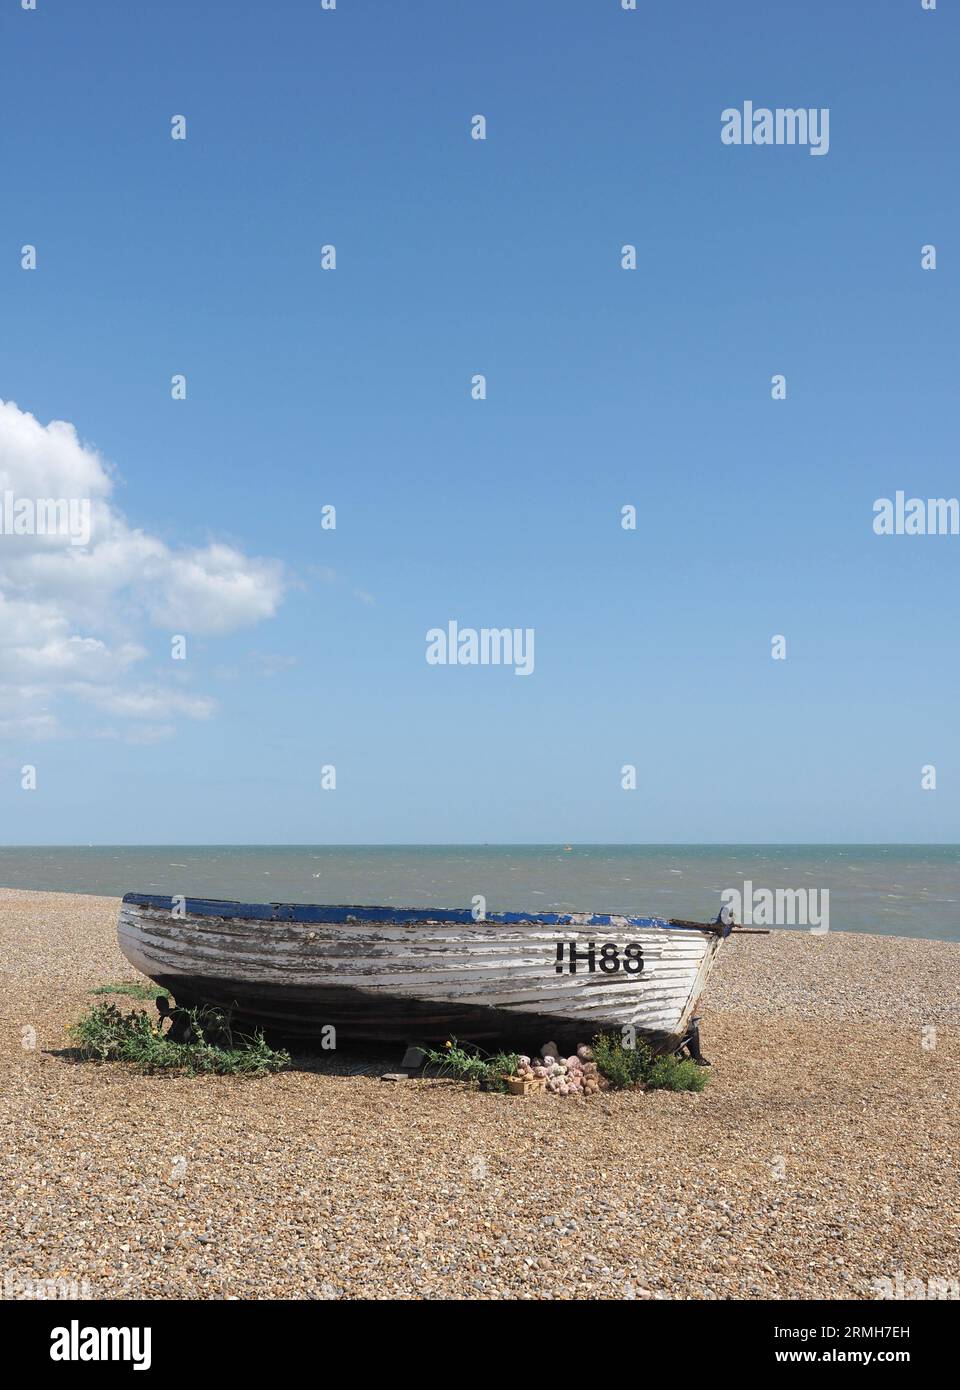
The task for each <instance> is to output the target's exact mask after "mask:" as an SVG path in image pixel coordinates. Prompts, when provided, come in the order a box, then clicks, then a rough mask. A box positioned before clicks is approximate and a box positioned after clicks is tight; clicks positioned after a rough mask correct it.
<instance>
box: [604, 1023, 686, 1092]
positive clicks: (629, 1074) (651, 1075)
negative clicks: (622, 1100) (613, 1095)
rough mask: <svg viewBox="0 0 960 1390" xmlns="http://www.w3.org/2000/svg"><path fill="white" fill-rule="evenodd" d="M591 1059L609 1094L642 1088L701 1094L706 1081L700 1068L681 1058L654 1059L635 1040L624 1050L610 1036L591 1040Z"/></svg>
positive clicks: (639, 1042)
mask: <svg viewBox="0 0 960 1390" xmlns="http://www.w3.org/2000/svg"><path fill="white" fill-rule="evenodd" d="M593 1056H594V1058H595V1060H596V1063H597V1066H598V1067H599V1068H600V1072H601V1074H602V1075H603V1076H605V1077H606V1078H607V1080H608V1081H609V1083H610V1086H611V1088H612V1089H613V1090H627V1089H629V1088H630V1087H636V1086H642V1087H643V1088H644V1089H645V1090H647V1091H702V1090H703V1088H704V1087H705V1086H706V1084H707V1081H708V1080H709V1077H708V1075H707V1073H706V1071H705V1070H704V1069H703V1067H698V1066H697V1064H696V1062H693V1061H691V1060H690V1058H689V1057H684V1058H682V1059H680V1060H678V1059H677V1058H676V1057H674V1056H671V1055H665V1056H662V1057H658V1056H657V1055H656V1054H655V1053H654V1051H653V1049H652V1048H651V1047H650V1046H649V1045H648V1044H647V1043H645V1042H644V1041H643V1040H642V1039H640V1038H638V1039H637V1040H636V1042H635V1044H634V1046H633V1047H625V1046H624V1044H623V1040H622V1039H621V1038H618V1037H617V1036H616V1034H614V1033H599V1034H598V1035H597V1037H595V1038H594V1040H593Z"/></svg>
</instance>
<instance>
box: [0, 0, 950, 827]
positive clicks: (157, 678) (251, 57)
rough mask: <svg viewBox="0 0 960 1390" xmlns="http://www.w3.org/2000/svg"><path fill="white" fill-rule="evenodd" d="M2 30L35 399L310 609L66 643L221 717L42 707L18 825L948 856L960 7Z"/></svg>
mask: <svg viewBox="0 0 960 1390" xmlns="http://www.w3.org/2000/svg"><path fill="white" fill-rule="evenodd" d="M0 30H2V44H3V50H4V55H5V56H4V59H3V67H4V80H3V83H2V85H0V111H2V119H3V127H4V131H5V137H4V176H3V177H4V185H5V190H4V191H5V197H4V199H3V204H2V208H0V225H2V231H3V235H2V238H0V246H2V247H3V248H4V249H3V254H2V256H0V296H2V306H3V307H2V333H0V398H2V399H4V400H7V401H14V402H16V403H17V406H18V407H19V409H20V411H25V412H30V414H32V415H33V416H35V417H36V419H37V421H39V422H40V424H41V425H43V426H46V425H47V424H48V422H49V421H51V420H63V421H68V422H70V423H71V424H72V425H73V426H75V428H76V431H77V434H78V436H79V438H80V440H82V441H83V442H84V444H86V445H89V446H90V447H91V448H92V449H95V450H96V451H97V452H98V454H99V456H100V458H101V459H102V460H103V461H104V462H105V463H106V464H108V465H109V466H110V468H111V469H112V470H113V473H112V476H113V478H114V489H113V493H112V497H111V505H112V507H113V508H114V509H115V511H116V512H117V513H120V514H122V516H123V517H124V518H125V521H126V523H127V525H128V526H129V527H130V528H141V529H142V530H143V531H144V532H146V533H149V535H150V536H151V537H154V538H156V539H157V540H158V541H159V542H161V543H162V545H163V546H164V547H166V548H167V550H168V551H169V552H170V553H171V554H172V555H174V556H175V555H176V554H177V553H179V552H190V553H196V552H198V551H201V550H202V549H203V548H204V547H207V546H209V545H210V544H211V543H217V544H225V545H227V546H229V547H231V548H233V549H235V550H236V552H238V553H239V554H241V555H242V556H245V557H250V558H251V559H252V560H256V559H258V558H259V559H261V560H263V561H276V562H282V565H283V567H284V574H285V581H284V593H283V596H282V599H281V600H280V601H279V602H278V603H277V604H276V606H275V613H274V615H273V616H272V617H266V618H264V619H262V620H261V621H259V622H255V623H254V622H249V623H245V624H244V623H240V624H238V625H237V626H236V627H235V629H234V630H232V631H225V632H210V631H203V632H198V633H197V634H194V633H192V632H191V631H190V629H189V625H188V619H187V618H186V617H185V618H184V619H183V621H182V622H181V623H180V625H179V626H177V627H173V628H172V627H171V625H170V624H169V623H167V624H166V625H165V624H164V622H163V621H162V620H160V621H158V620H157V618H156V616H155V615H154V617H153V618H151V617H150V616H149V615H148V609H149V601H148V600H147V599H145V598H144V597H143V596H142V595H141V597H140V599H139V600H138V603H137V604H134V603H133V602H132V601H131V602H129V603H128V602H127V600H126V598H125V596H124V594H123V593H120V592H118V593H116V594H114V595H113V598H112V600H111V603H112V605H113V606H112V608H111V613H110V615H109V618H108V616H107V615H106V614H97V613H96V612H90V611H89V610H87V611H85V612H84V613H83V614H82V615H79V616H77V615H76V614H71V617H70V621H71V623H72V624H73V627H72V629H71V630H72V631H73V632H74V633H75V634H76V635H79V636H81V637H82V636H85V635H86V634H88V633H90V634H95V635H98V634H99V632H100V628H98V623H99V624H100V627H102V629H103V630H104V631H105V630H106V628H107V627H108V626H109V627H110V628H111V630H112V631H113V636H114V638H116V630H117V629H118V628H119V627H120V626H123V627H124V628H125V632H124V636H125V638H126V639H129V640H130V641H133V642H136V643H137V644H139V646H140V647H141V649H142V655H141V656H140V658H139V659H138V661H137V662H136V663H135V675H130V674H129V673H127V674H124V675H122V676H121V675H118V676H117V684H116V686H111V690H113V691H115V690H117V689H120V688H122V686H123V682H124V681H130V680H133V679H134V678H135V681H136V687H137V689H138V690H139V691H144V690H147V689H151V690H161V691H162V690H166V689H171V688H173V689H176V690H178V691H181V692H185V695H186V697H188V698H189V699H194V700H197V701H200V702H201V703H202V705H203V708H204V711H205V715H204V717H192V716H191V715H190V714H183V715H177V713H176V711H175V710H174V712H173V713H172V714H171V715H170V717H169V718H167V717H164V719H163V721H162V723H163V730H162V736H161V735H160V734H158V736H157V738H156V741H153V742H150V741H138V737H137V728H136V720H132V721H131V720H130V719H129V718H128V717H126V716H123V717H119V716H118V717H116V718H114V717H111V718H109V719H104V718H102V717H101V715H100V714H97V713H93V714H92V713H91V709H90V707H89V704H86V705H85V704H84V702H83V700H80V699H77V698H76V691H75V688H74V687H73V686H71V684H70V683H69V682H65V683H64V685H63V688H62V689H57V688H55V685H50V686H49V687H47V686H45V687H44V688H43V689H42V690H39V692H38V691H37V687H36V686H31V687H30V689H31V690H32V691H34V692H35V693H34V695H32V696H31V697H30V698H31V699H35V700H36V702H37V703H38V705H43V707H44V709H46V708H47V706H48V705H49V707H50V709H51V710H53V709H55V711H56V729H55V731H50V730H48V731H47V732H45V733H40V732H38V731H37V729H36V728H35V726H33V725H31V724H30V722H29V720H27V721H25V722H22V723H21V724H20V725H18V724H17V721H16V720H15V719H13V720H11V721H9V723H10V727H9V728H8V731H7V736H6V737H5V738H4V739H3V740H2V742H0V837H2V838H3V840H5V841H6V842H8V843H10V842H13V843H16V842H21V843H22V842H26V843H47V842H49V843H54V842H66V843H74V842H87V841H91V842H103V843H127V842H131V843H136V842H143V843H151V842H161V843H163V842H168V843H187V842H199V843H210V842H250V843H259V842H280V843H284V842H350V841H355V842H357V841H358V842H378V841H392V842H401V843H403V842H413V841H422V842H428V843H429V842H449V841H452V842H475V841H490V842H498V841H533V842H538V841H546V842H552V841H555V840H560V841H564V840H569V841H593V842H597V841H680V842H696V841H720V842H731V841H769V842H772V841H783V842H795V841H814V842H824V841H832V840H838V841H874V840H890V841H910V840H913V841H956V840H958V839H960V796H958V794H957V791H956V787H957V783H958V779H960V744H958V738H957V733H956V726H957V714H956V711H957V692H958V676H960V662H958V656H957V651H958V644H957V635H956V633H957V622H956V593H957V575H958V559H957V556H958V553H960V537H933V536H931V537H924V538H912V537H887V538H878V537H876V536H875V535H874V534H873V531H872V526H871V522H872V505H873V500H874V499H875V498H877V497H880V496H893V494H894V492H895V491H896V490H897V489H902V490H904V491H905V492H906V493H907V494H908V495H918V496H923V497H926V496H930V497H935V496H956V495H957V494H958V491H960V487H958V477H957V441H956V419H955V416H956V400H957V378H958V367H960V364H958V354H957V324H958V322H960V314H958V308H960V305H958V296H957V291H956V284H955V278H954V269H953V267H954V264H955V259H956V229H957V224H958V211H960V195H958V188H960V183H958V178H957V173H958V170H957V157H956V151H955V139H954V135H955V129H956V72H957V69H958V58H960V45H958V19H957V15H956V11H955V9H954V8H953V7H951V6H950V5H948V4H945V3H941V5H940V7H939V8H938V9H937V10H936V11H935V12H925V11H924V10H923V9H922V7H921V4H920V0H915V2H911V0H899V2H898V3H893V0H882V2H881V3H874V4H871V5H869V6H867V5H862V6H859V5H852V4H847V5H844V6H841V7H838V6H836V5H835V4H828V3H816V0H813V2H812V3H811V2H810V0H808V3H804V4H790V5H788V4H783V5H778V6H776V7H771V6H770V5H769V4H767V3H760V0H757V3H748V2H747V0H737V3H732V4H726V5H708V4H705V3H698V4H689V5H684V4H681V3H677V4H673V5H653V4H649V3H645V0H641V4H640V7H639V9H638V10H637V12H624V11H622V10H621V8H620V5H619V3H618V0H590V3H587V2H586V0H577V2H574V0H549V3H548V2H547V0H524V3H523V4H517V3H515V0H486V2H485V3H482V4H477V5H471V6H466V5H452V4H450V3H449V0H416V3H413V2H412V0H411V3H397V2H396V0H392V2H391V3H388V0H338V5H337V9H336V11H334V12H324V11H322V10H321V8H320V4H319V0H278V3H271V4H263V5H246V6H234V5H227V4H226V3H209V2H208V3H205V4H203V5H196V4H195V3H187V0H165V3H164V4H163V5H160V4H158V3H153V4H143V5H137V6H131V5H129V4H125V3H121V0H88V3H84V4H76V3H67V2H66V0H39V3H38V9H37V10H36V11H35V12H23V11H21V10H20V8H19V5H16V4H14V3H13V2H12V0H5V4H4V12H3V15H2V18H0ZM747 99H749V100H752V101H753V102H754V103H755V104H756V105H758V106H759V105H765V106H769V107H776V106H784V107H798V106H804V107H828V108H829V110H830V150H829V153H828V154H827V155H826V156H824V157H819V158H816V157H811V156H810V153H809V151H808V150H807V149H805V148H800V147H795V148H788V147H766V148H764V147H760V148H757V147H753V148H743V147H741V148H736V147H727V146H724V145H723V144H722V143H721V140H720V127H721V120H720V115H721V111H722V110H723V109H724V108H727V107H734V106H737V107H739V106H741V105H742V103H743V102H744V101H745V100H747ZM477 113H482V114H483V115H484V116H485V117H486V119H487V123H488V129H487V139H486V140H485V141H482V142H481V141H475V140H472V139H471V138H470V121H471V118H472V117H473V116H474V115H475V114H477ZM176 114H183V115H185V116H186V119H187V139H186V140H185V141H174V140H172V139H171V138H170V134H169V131H170V120H171V117H172V116H174V115H176ZM328 243H332V244H335V246H336V248H337V268H336V270H335V271H328V272H324V271H322V270H321V268H320V248H321V246H323V245H324V244H328ZM625 243H633V244H635V245H636V247H637V253H638V268H637V270H636V271H635V272H627V271H623V270H622V269H621V268H620V247H621V246H622V245H623V244H625ZM927 243H933V244H935V245H936V247H937V257H938V268H937V270H936V271H935V272H924V271H923V270H921V268H920V248H921V246H922V245H924V244H927ZM25 244H32V245H35V246H36V247H37V254H38V266H37V269H36V270H35V271H32V272H26V271H24V270H22V269H21V264H20V260H21V256H20V250H21V247H22V246H23V245H25ZM178 372H182V373H185V374H186V376H187V382H188V389H187V399H186V400H184V401H173V400H172V399H171V397H170V379H171V376H172V375H173V374H174V373H178ZM777 372H780V373H783V374H785V376H786V378H787V399H786V400H785V401H776V402H775V401H773V400H771V395H770V378H771V376H772V375H773V374H774V373H777ZM475 373H484V374H485V375H486V378H487V383H488V387H487V389H488V397H487V399H486V400H485V401H475V400H472V399H471V396H470V382H471V378H472V376H473V375H474V374H475ZM0 463H2V459H0ZM331 503H332V504H334V505H335V506H336V508H337V528H336V530H335V531H325V530H322V529H321V527H320V509H321V507H322V506H324V504H331ZM625 504H633V505H635V506H636V507H637V509H638V527H637V530H636V531H635V532H625V531H623V530H622V529H621V527H620V524H619V523H620V509H621V507H622V506H623V505H625ZM3 544H6V539H5V538H2V537H0V545H3ZM171 563H173V562H171ZM8 597H11V598H13V597H16V595H15V594H13V593H12V592H9V593H8ZM67 602H68V599H67V598H66V597H65V598H64V599H63V603H64V604H65V605H66V604H67ZM138 604H139V606H138ZM64 611H66V609H65V610H64ZM58 612H59V610H58ZM450 619H457V620H458V621H459V622H460V624H461V625H471V626H474V627H481V626H490V627H503V626H510V627H524V628H525V627H532V628H533V629H534V630H535V636H536V669H535V672H534V674H533V675H532V676H531V677H529V678H526V679H523V678H517V677H516V676H515V675H514V674H513V672H512V671H511V670H510V669H505V668H502V667H501V668H492V667H431V666H428V665H427V663H426V661H425V633H426V631H427V629H429V628H431V627H434V626H438V625H439V626H443V625H445V624H446V623H447V622H448V621H449V620H450ZM207 627H208V628H209V627H210V624H209V623H208V624H207ZM171 631H185V632H186V633H187V636H188V653H189V654H188V659H187V661H186V662H181V663H174V662H172V661H171V660H170V635H171ZM778 633H782V634H784V635H785V636H786V639H787V659H786V661H773V660H772V659H771V656H770V640H771V637H772V636H773V635H774V634H778ZM117 640H118V639H117ZM4 659H5V651H4V648H3V647H0V662H2V661H3V660H4ZM15 662H16V655H15V654H14V655H13V656H11V654H10V649H7V651H6V663H7V668H8V669H7V670H6V671H4V670H3V669H2V666H0V685H2V684H3V683H4V682H8V683H10V685H11V686H16V687H17V688H18V689H20V690H23V689H24V688H26V687H25V686H24V682H23V681H22V680H21V679H20V675H19V674H18V672H17V671H16V670H15V669H13V668H14V666H15ZM174 668H176V669H174ZM111 698H112V697H111ZM114 703H115V704H117V701H114ZM118 708H119V705H118ZM98 721H99V722H98ZM628 763H630V764H634V765H635V766H636V768H637V781H638V787H637V790H636V791H635V792H625V791H623V790H622V789H621V785H620V769H621V767H622V766H623V765H624V764H628ZM25 764H32V765H34V766H36V768H37V789H36V791H31V792H25V791H23V790H22V789H21V786H20V778H21V774H20V769H21V767H22V766H23V765H25ZM326 764H333V765H335V767H336V770H337V789H336V791H322V790H321V788H320V769H321V767H322V766H324V765H326ZM925 764H934V765H935V766H936V769H937V790H936V791H935V792H924V791H922V790H921V785H920V777H921V772H920V770H921V767H922V766H923V765H925Z"/></svg>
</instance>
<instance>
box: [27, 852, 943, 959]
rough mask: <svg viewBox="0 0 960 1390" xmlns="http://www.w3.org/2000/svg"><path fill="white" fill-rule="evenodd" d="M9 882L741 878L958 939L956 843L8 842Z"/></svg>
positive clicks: (654, 889)
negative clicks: (24, 844) (12, 844)
mask: <svg viewBox="0 0 960 1390" xmlns="http://www.w3.org/2000/svg"><path fill="white" fill-rule="evenodd" d="M745 884H750V885H752V890H751V889H746V890H745V889H744V885H745ZM0 886H4V887H7V888H26V889H53V890H57V891H60V892H68V893H96V894H102V895H106V896H111V897H119V896H121V895H122V894H123V893H127V892H132V891H139V892H150V893H161V894H171V895H173V894H183V895H184V896H185V897H203V898H226V899H232V900H236V901H241V902H258V903H259V902H262V903H276V902H296V903H328V904H352V903H353V904H358V905H360V904H363V905H372V904H382V905H384V906H393V907H461V908H470V907H473V906H474V905H475V902H476V900H477V899H478V898H482V899H483V902H484V906H485V909H486V910H487V911H490V912H511V911H524V910H527V911H535V912H552V911H559V912H567V911H577V912H623V913H628V914H632V915H642V916H658V917H681V918H688V919H691V920H695V921H706V920H711V919H713V918H715V917H716V915H717V913H718V911H719V910H720V906H721V894H723V893H724V892H725V891H728V890H731V889H736V890H737V891H739V892H741V893H744V892H746V893H747V894H749V893H750V892H751V891H752V892H753V893H754V894H755V893H756V892H757V891H758V890H769V891H770V892H774V893H775V892H776V891H777V890H778V889H784V890H796V889H806V890H808V893H809V892H810V891H811V890H812V892H813V893H816V894H820V895H822V893H823V892H824V890H827V891H828V892H829V895H830V896H829V927H830V930H831V931H855V932H873V933H876V934H878V935H882V936H914V937H934V938H937V939H939V940H941V941H960V846H958V845H136V846H133V845H87V846H82V845H74V846H28V847H18V848H15V847H9V848H0ZM814 901H818V900H817V899H815V900H814Z"/></svg>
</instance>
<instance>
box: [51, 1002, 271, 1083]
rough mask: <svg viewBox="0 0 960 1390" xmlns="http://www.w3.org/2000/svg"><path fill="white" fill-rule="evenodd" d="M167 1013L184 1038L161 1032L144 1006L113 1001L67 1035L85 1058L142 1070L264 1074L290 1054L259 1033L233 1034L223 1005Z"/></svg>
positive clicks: (89, 1013) (97, 1007) (91, 1012)
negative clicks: (130, 1007)
mask: <svg viewBox="0 0 960 1390" xmlns="http://www.w3.org/2000/svg"><path fill="white" fill-rule="evenodd" d="M171 1017H172V1018H173V1019H174V1022H175V1023H176V1024H177V1025H178V1030H179V1031H181V1032H182V1033H183V1035H184V1037H185V1038H186V1039H187V1040H186V1041H183V1042H180V1041H174V1040H172V1039H171V1038H169V1037H166V1036H164V1034H163V1032H162V1027H161V1025H159V1024H157V1023H156V1022H154V1021H153V1020H152V1019H151V1018H150V1016H149V1015H148V1014H146V1013H144V1011H143V1010H142V1009H135V1010H133V1012H131V1013H124V1012H123V1011H122V1010H121V1009H119V1008H118V1007H117V1005H116V1004H96V1005H94V1006H93V1007H92V1008H91V1009H89V1010H88V1011H87V1013H86V1014H84V1015H83V1017H82V1018H81V1019H80V1020H79V1021H78V1022H77V1023H75V1024H74V1026H73V1028H72V1029H71V1030H70V1034H71V1037H72V1038H73V1041H74V1042H75V1043H76V1044H77V1048H78V1051H79V1052H80V1055H81V1057H83V1058H85V1059H86V1060H89V1061H98V1062H111V1061H115V1062H130V1063H132V1064H133V1065H134V1066H135V1067H136V1069H137V1070H138V1071H141V1072H164V1071H166V1072H186V1073H188V1074H189V1075H191V1076H198V1075H203V1074H207V1075H209V1074H215V1075H220V1076H228V1075H244V1076H265V1075H266V1074H267V1073H268V1072H277V1071H281V1070H282V1069H283V1068H284V1067H286V1066H289V1064H290V1054H289V1053H288V1052H285V1051H282V1050H280V1051H278V1050H276V1049H274V1048H272V1047H269V1046H268V1044H267V1043H266V1041H265V1040H264V1036H263V1034H262V1033H259V1032H257V1033H254V1034H253V1035H252V1036H249V1037H248V1036H245V1035H242V1034H236V1035H235V1034H234V1033H233V1031H232V1028H231V1027H230V1019H229V1015H228V1014H227V1013H226V1012H225V1011H224V1010H222V1009H209V1008H198V1009H174V1010H172V1011H171Z"/></svg>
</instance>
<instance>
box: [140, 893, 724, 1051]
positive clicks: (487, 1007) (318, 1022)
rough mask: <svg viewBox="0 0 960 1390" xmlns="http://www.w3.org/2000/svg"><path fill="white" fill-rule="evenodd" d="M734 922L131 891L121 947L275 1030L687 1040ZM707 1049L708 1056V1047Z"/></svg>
mask: <svg viewBox="0 0 960 1390" xmlns="http://www.w3.org/2000/svg"><path fill="white" fill-rule="evenodd" d="M730 930H731V928H730V926H728V925H726V924H725V923H724V922H722V921H719V920H718V921H717V922H716V923H699V922H684V921H666V920H663V919H661V918H659V917H626V916H618V915H614V914H599V915H591V914H589V913H559V912H542V913H527V912H494V913H490V914H488V915H487V916H486V917H484V918H483V919H482V920H479V921H478V920H475V919H474V917H473V915H472V914H471V913H470V912H468V911H456V910H453V911H440V910H437V909H434V908H423V909H416V908H393V907H313V906H304V905H300V904H288V903H269V904H251V903H234V902H219V901H217V900H213V899H206V898H182V897H180V898H169V897H156V896H153V895H151V894H147V893H128V894H127V895H126V897H125V898H124V899H123V904H122V907H121V910H120V922H119V927H118V939H119V943H120V949H121V950H122V951H123V954H124V955H125V956H126V958H127V960H128V961H130V963H131V965H133V966H135V967H136V969H137V970H140V971H142V973H143V974H144V975H147V976H149V977H150V979H152V980H155V981H156V983H157V984H158V985H161V986H163V988H164V989H166V990H167V991H169V993H170V994H172V995H173V997H174V999H175V1000H176V1003H177V1004H178V1005H179V1006H180V1007H192V1006H194V1005H197V1004H214V1005H221V1006H227V1007H230V1008H232V1009H233V1011H234V1016H235V1018H236V1020H237V1021H238V1023H239V1022H241V1021H245V1022H246V1023H248V1024H250V1025H254V1026H257V1027H260V1028H262V1029H263V1030H264V1031H265V1032H267V1033H271V1032H272V1033H274V1034H276V1035H282V1036H289V1037H302V1038H308V1037H316V1038H319V1037H320V1036H321V1034H322V1030H323V1029H324V1028H326V1027H328V1026H331V1025H332V1026H333V1027H334V1028H335V1029H336V1030H337V1037H338V1039H339V1038H340V1037H343V1038H345V1039H350V1038H356V1039H367V1040H377V1041H384V1040H395V1041H399V1042H408V1041H410V1040H413V1039H418V1040H430V1039H440V1038H448V1037H451V1036H456V1037H458V1038H462V1039H470V1040H473V1039H490V1038H503V1039H512V1040H513V1042H514V1043H515V1044H517V1045H519V1044H522V1043H525V1042H527V1041H529V1042H530V1043H531V1045H532V1046H535V1047H536V1046H539V1045H540V1044H541V1043H542V1042H543V1041H544V1039H546V1038H551V1039H556V1040H557V1041H558V1042H560V1041H563V1040H569V1041H570V1042H574V1041H581V1040H584V1039H588V1038H590V1037H592V1036H593V1035H594V1034H596V1033H597V1032H600V1031H602V1030H611V1029H615V1030H617V1031H619V1030H621V1029H622V1028H625V1027H632V1028H634V1029H635V1030H636V1033H637V1035H639V1036H643V1037H646V1038H648V1039H650V1040H652V1041H654V1043H655V1044H656V1045H657V1046H658V1047H660V1048H663V1049H665V1048H667V1047H677V1046H679V1045H681V1044H682V1043H684V1042H687V1043H688V1044H689V1041H690V1038H691V1035H692V1036H693V1038H694V1042H695V1041H696V1033H695V1029H694V1030H692V1029H691V1023H692V1020H693V1018H694V1010H695V1008H696V1004H697V999H698V997H699V995H700V992H701V990H702V989H703V986H704V984H705V983H706V979H707V975H708V973H709V971H710V967H711V965H712V964H713V961H714V960H715V958H716V954H717V951H718V949H719V947H720V944H721V942H722V941H723V940H724V939H725V937H726V936H727V935H728V934H729V932H730ZM695 1055H698V1050H697V1053H696V1054H695Z"/></svg>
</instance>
